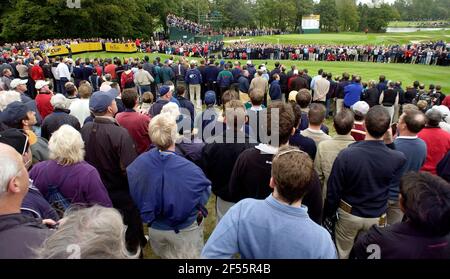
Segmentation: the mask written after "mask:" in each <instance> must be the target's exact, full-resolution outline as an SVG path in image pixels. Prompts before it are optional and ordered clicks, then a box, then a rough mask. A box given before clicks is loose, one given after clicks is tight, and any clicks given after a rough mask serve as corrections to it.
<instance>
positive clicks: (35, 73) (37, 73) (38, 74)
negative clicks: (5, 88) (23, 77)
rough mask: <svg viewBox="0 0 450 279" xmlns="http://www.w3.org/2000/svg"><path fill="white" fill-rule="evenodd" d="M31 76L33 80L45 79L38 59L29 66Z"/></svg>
mask: <svg viewBox="0 0 450 279" xmlns="http://www.w3.org/2000/svg"><path fill="white" fill-rule="evenodd" d="M31 78H32V79H33V80H34V81H38V80H45V76H44V71H43V70H42V68H41V66H39V60H35V61H34V66H33V67H31Z"/></svg>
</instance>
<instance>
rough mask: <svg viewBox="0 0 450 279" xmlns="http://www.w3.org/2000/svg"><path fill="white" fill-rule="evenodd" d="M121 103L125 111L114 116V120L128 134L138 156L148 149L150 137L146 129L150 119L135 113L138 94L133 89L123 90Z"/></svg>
mask: <svg viewBox="0 0 450 279" xmlns="http://www.w3.org/2000/svg"><path fill="white" fill-rule="evenodd" d="M122 102H123V105H124V106H125V111H124V112H121V113H119V114H117V115H116V120H117V122H118V123H119V124H120V126H122V127H124V128H125V129H127V130H128V133H130V136H131V137H132V138H133V140H134V142H135V143H136V151H137V153H138V155H139V154H141V153H144V152H146V151H148V150H149V148H150V144H151V141H150V136H149V135H148V127H149V124H150V117H148V116H147V115H145V114H141V113H139V112H136V110H135V108H136V107H137V106H138V105H139V101H138V93H137V91H136V90H135V89H125V90H124V91H123V92H122Z"/></svg>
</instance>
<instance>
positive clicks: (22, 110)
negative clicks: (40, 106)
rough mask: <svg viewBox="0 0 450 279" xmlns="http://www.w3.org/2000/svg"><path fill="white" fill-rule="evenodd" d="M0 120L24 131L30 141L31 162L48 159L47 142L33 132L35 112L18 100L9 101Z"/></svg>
mask: <svg viewBox="0 0 450 279" xmlns="http://www.w3.org/2000/svg"><path fill="white" fill-rule="evenodd" d="M0 121H1V122H3V124H5V125H6V126H8V127H9V128H15V129H19V130H23V131H25V133H26V134H27V136H28V138H29V141H30V142H31V153H32V155H33V160H32V162H33V164H34V163H37V162H42V161H46V160H48V154H49V151H48V142H47V140H45V139H44V138H42V137H38V136H37V135H36V134H35V133H34V132H33V126H34V125H35V124H36V113H35V112H34V111H33V110H31V109H30V108H29V107H28V106H27V105H25V104H24V103H22V102H19V101H16V102H12V103H10V104H9V105H8V106H7V107H6V109H5V110H3V112H2V115H1V119H0Z"/></svg>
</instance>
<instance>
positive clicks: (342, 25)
mask: <svg viewBox="0 0 450 279" xmlns="http://www.w3.org/2000/svg"><path fill="white" fill-rule="evenodd" d="M336 6H337V11H338V14H339V29H340V30H341V31H344V32H348V31H358V27H359V15H358V9H357V7H356V0H336Z"/></svg>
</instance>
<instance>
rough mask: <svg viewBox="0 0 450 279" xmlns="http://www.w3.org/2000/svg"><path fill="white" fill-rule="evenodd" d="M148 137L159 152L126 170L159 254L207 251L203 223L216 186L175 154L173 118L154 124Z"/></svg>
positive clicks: (163, 116) (164, 116)
mask: <svg viewBox="0 0 450 279" xmlns="http://www.w3.org/2000/svg"><path fill="white" fill-rule="evenodd" d="M149 134H150V138H151V141H152V142H153V144H154V145H156V148H154V149H152V150H151V151H149V152H146V153H144V154H142V155H141V156H139V157H138V158H137V159H136V160H135V161H134V162H133V163H132V164H130V165H129V166H128V168H127V173H128V180H129V184H130V193H131V195H132V197H133V199H134V201H135V203H136V204H137V206H138V208H139V210H140V214H141V216H142V219H143V221H144V222H145V223H146V224H147V225H148V227H149V236H150V244H151V247H152V250H153V252H154V253H155V254H157V255H158V256H160V257H161V258H168V257H170V255H171V254H173V253H174V252H175V254H177V253H179V252H181V251H184V250H185V249H193V250H194V251H196V252H197V253H198V254H200V251H201V250H202V249H203V218H206V216H207V214H208V213H207V210H206V208H205V205H206V203H207V202H208V199H209V196H210V194H211V182H210V181H209V180H208V179H207V178H206V177H205V174H204V173H203V171H202V170H201V169H200V168H199V167H197V166H196V165H195V164H194V163H192V162H190V161H188V160H187V159H185V158H183V157H181V156H179V155H177V154H176V153H175V140H176V136H177V124H176V122H175V119H174V118H173V117H172V116H171V115H167V114H160V115H158V116H156V117H155V118H153V119H152V121H151V123H150V129H149Z"/></svg>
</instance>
